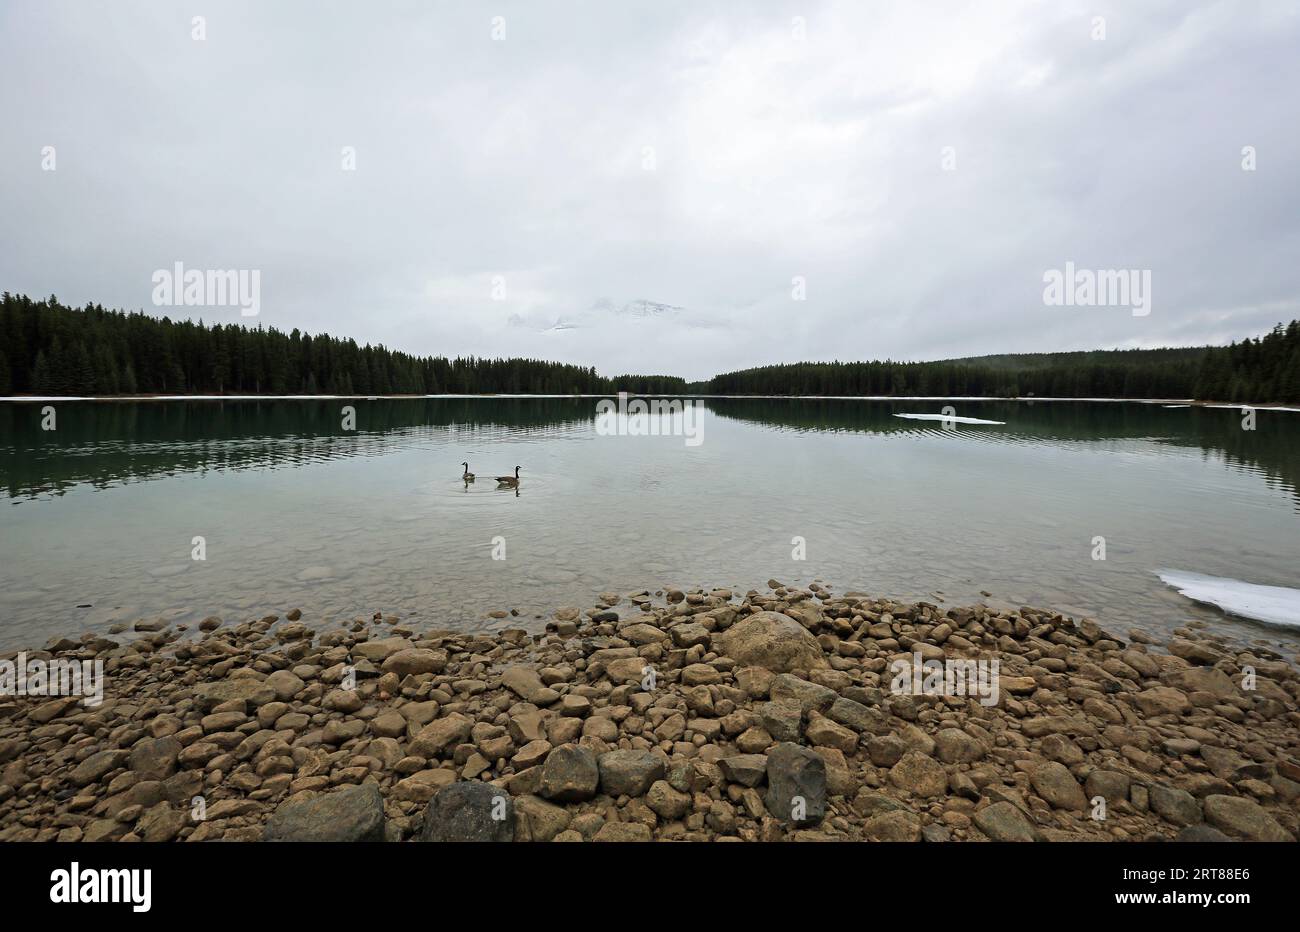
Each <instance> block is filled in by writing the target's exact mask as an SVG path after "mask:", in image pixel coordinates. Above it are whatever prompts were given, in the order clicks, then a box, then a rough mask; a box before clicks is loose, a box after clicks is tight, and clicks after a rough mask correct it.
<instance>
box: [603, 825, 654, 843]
mask: <svg viewBox="0 0 1300 932" xmlns="http://www.w3.org/2000/svg"><path fill="white" fill-rule="evenodd" d="M591 840H592V841H650V840H651V836H650V826H648V825H645V824H643V823H641V822H606V823H605V824H604V825H602V826H601V827H600V831H598V832H596V834H595V836H593V837H592V839H591Z"/></svg>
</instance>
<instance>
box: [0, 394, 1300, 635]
mask: <svg viewBox="0 0 1300 932" xmlns="http://www.w3.org/2000/svg"><path fill="white" fill-rule="evenodd" d="M596 404H597V399H594V398H570V397H564V398H555V397H547V398H502V397H495V398H456V397H448V398H429V399H425V398H411V399H398V398H385V399H379V400H365V399H353V400H344V399H334V400H299V399H287V400H237V401H231V400H220V401H213V400H185V401H138V402H124V401H123V402H117V401H114V402H72V401H70V402H57V403H55V404H54V405H53V407H54V409H55V415H56V428H57V429H55V430H42V429H41V421H42V413H41V408H42V404H41V403H0V489H3V491H4V494H5V496H6V499H7V500H6V501H5V502H4V503H3V504H0V591H2V594H0V647H3V648H9V649H12V648H17V647H39V646H40V645H41V644H43V643H44V642H45V641H46V640H47V639H48V638H49V637H50V636H52V635H65V634H66V635H73V636H75V635H77V634H80V633H81V632H83V631H92V630H93V631H103V630H105V629H107V628H108V627H109V626H110V625H111V624H113V623H114V622H123V621H125V622H131V621H134V620H135V619H137V618H141V617H148V618H154V617H158V616H163V617H166V618H168V619H172V620H178V621H184V622H190V623H193V622H195V621H197V620H199V619H201V618H203V617H205V616H207V615H214V614H215V615H220V616H222V617H223V618H225V619H226V620H227V621H239V620H244V619H247V618H250V617H260V616H262V615H265V614H270V613H283V612H285V611H287V610H289V609H292V608H301V609H302V610H303V612H304V616H305V620H307V621H309V622H312V623H320V622H322V621H323V620H326V619H328V620H331V621H341V620H348V619H351V618H354V617H366V618H368V617H369V616H370V615H372V614H373V613H374V612H376V611H383V612H385V613H389V612H392V613H397V614H399V615H401V616H403V617H404V618H407V617H409V616H414V618H413V619H412V621H413V622H414V623H415V624H417V625H421V626H425V627H435V626H436V627H451V628H464V629H480V628H487V627H501V626H504V625H518V624H520V623H521V622H525V623H527V624H529V625H533V626H536V625H540V620H539V618H540V617H549V616H550V613H551V612H552V611H553V610H554V609H555V608H557V607H559V606H562V605H574V606H578V607H582V608H586V607H589V606H591V605H592V604H594V603H593V599H594V598H595V596H596V595H597V594H598V593H600V592H602V591H611V590H612V591H615V592H619V593H625V592H629V591H632V590H636V589H641V588H649V589H651V590H654V589H657V588H659V587H663V586H677V587H690V586H731V587H735V588H737V589H738V590H739V591H741V592H743V591H745V590H747V589H750V588H762V587H764V586H765V584H766V582H767V580H768V579H769V578H775V579H777V580H779V581H781V582H782V583H790V584H796V583H798V584H806V583H808V582H811V581H814V580H822V581H825V582H827V583H829V584H831V585H832V586H833V588H834V590H835V591H837V592H845V591H849V590H860V591H866V592H869V593H871V594H873V595H879V596H890V597H895V598H899V599H907V600H914V599H925V600H928V601H936V602H937V601H940V600H942V602H943V603H944V604H947V605H962V604H969V603H973V602H976V601H980V600H985V601H988V602H990V604H993V605H1001V604H1012V605H1016V606H1019V605H1032V606H1036V607H1049V608H1057V609H1060V610H1062V611H1066V612H1069V613H1071V614H1075V615H1080V614H1087V615H1090V616H1092V617H1095V618H1097V619H1098V620H1099V621H1100V622H1101V623H1102V625H1103V626H1105V627H1108V628H1111V629H1113V630H1114V631H1115V632H1116V633H1118V634H1121V635H1123V634H1125V633H1126V632H1127V631H1128V630H1129V629H1130V628H1140V629H1143V630H1145V631H1148V632H1150V633H1152V634H1153V635H1156V636H1162V635H1167V634H1168V633H1169V632H1170V631H1172V630H1173V629H1174V628H1175V627H1177V626H1179V625H1182V624H1185V623H1187V622H1189V621H1196V620H1199V621H1202V622H1205V623H1207V624H1208V625H1210V626H1211V627H1212V628H1214V629H1215V630H1217V631H1219V632H1221V633H1223V634H1224V635H1226V636H1229V637H1231V638H1234V639H1238V640H1243V641H1244V640H1254V639H1261V641H1262V642H1263V643H1267V644H1270V645H1274V646H1279V645H1280V646H1282V647H1283V648H1284V649H1285V650H1287V651H1289V652H1290V655H1292V656H1293V655H1294V653H1295V651H1296V649H1297V645H1298V644H1300V639H1297V637H1296V636H1295V634H1293V633H1292V632H1289V631H1285V630H1279V629H1276V628H1269V627H1265V626H1262V625H1258V624H1255V623H1252V622H1249V621H1244V620H1239V619H1234V618H1230V617H1227V616H1225V615H1223V614H1222V613H1221V612H1219V611H1218V610H1216V609H1213V608H1207V607H1202V606H1199V605H1196V604H1194V603H1192V602H1190V601H1189V600H1187V599H1186V598H1184V597H1183V596H1181V595H1179V594H1178V593H1177V592H1174V591H1173V590H1171V589H1169V588H1168V587H1167V586H1165V585H1164V584H1163V583H1162V582H1161V581H1160V579H1159V578H1158V577H1157V576H1156V575H1155V571H1156V570H1159V569H1165V568H1170V569H1178V570H1185V571H1192V572H1197V573H1207V574H1211V575H1215V576H1224V577H1232V578H1235V579H1240V580H1246V581H1248V582H1253V583H1261V584H1267V585H1275V586H1292V587H1295V586H1300V414H1296V413H1288V412H1270V411H1267V410H1261V411H1259V412H1258V419H1257V423H1256V429H1254V430H1244V429H1243V427H1242V415H1241V413H1240V412H1239V411H1238V410H1236V409H1215V408H1165V407H1162V406H1160V405H1158V404H1140V403H1128V402H1123V403H1121V402H1115V403H1099V402H1042V401H1039V402H1032V403H1031V402H1025V401H1021V402H1014V401H979V402H976V401H953V402H951V404H952V405H953V407H954V408H955V410H956V412H957V414H959V415H960V416H962V417H968V418H979V419H984V420H990V421H1002V422H1005V423H1002V424H965V423H961V424H957V425H955V426H953V425H950V424H945V423H942V422H938V421H928V420H912V419H905V418H900V417H896V416H895V415H897V414H905V413H922V414H936V413H939V412H940V411H941V409H942V407H943V405H944V402H939V401H903V400H891V401H865V400H855V399H844V400H833V399H824V400H823V399H800V400H786V399H717V398H715V399H707V400H704V401H703V402H702V404H703V406H704V410H703V411H702V412H701V413H700V415H699V417H700V422H699V427H700V429H701V433H700V434H699V438H698V439H699V440H700V442H699V443H698V444H696V445H691V444H688V443H687V442H686V438H684V437H683V436H671V435H669V436H663V435H660V436H630V435H626V434H622V435H619V434H613V435H611V434H610V432H609V431H605V430H602V429H601V424H599V423H598V422H597V420H596ZM344 405H352V406H353V407H354V409H355V421H356V423H355V430H346V429H344V424H343V421H344V412H343V411H342V409H343V407H344ZM620 423H624V424H625V422H620ZM665 423H666V422H665ZM674 423H678V424H680V421H675V422H674ZM466 460H467V461H468V462H469V464H470V468H471V470H473V471H475V472H476V473H478V475H479V477H480V478H479V480H478V481H477V482H475V483H474V484H472V485H466V484H465V483H463V482H462V481H461V479H460V475H461V465H460V464H461V462H462V461H466ZM516 465H519V466H520V467H522V470H521V476H522V482H521V484H520V488H519V490H518V491H517V492H516V491H515V490H498V489H497V487H496V484H495V483H494V482H493V481H491V480H490V479H487V478H485V477H489V476H494V475H504V474H507V473H513V470H514V467H515V466H516ZM196 537H200V538H202V539H203V540H202V542H201V548H202V550H203V551H204V552H203V553H202V555H203V556H205V557H206V559H203V560H196V559H193V556H194V554H195V553H196V548H198V547H199V546H200V545H199V544H196V542H195V538H196ZM1097 538H1104V547H1105V559H1104V560H1101V559H1094V556H1096V555H1097V554H1098V553H1099V549H1098V541H1097ZM800 551H802V554H801V553H800ZM800 555H802V556H803V557H804V558H803V559H796V558H795V557H797V556H800ZM494 557H504V559H495V558H494ZM982 592H987V593H989V596H987V597H985V596H983V595H981V593H982ZM624 606H626V603H624ZM494 610H495V611H510V610H516V611H517V612H519V617H518V618H512V619H508V620H497V619H493V618H490V617H488V613H489V612H492V611H494Z"/></svg>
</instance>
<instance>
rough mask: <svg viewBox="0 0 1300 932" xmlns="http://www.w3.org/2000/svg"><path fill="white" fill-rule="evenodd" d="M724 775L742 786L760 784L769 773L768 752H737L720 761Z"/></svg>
mask: <svg viewBox="0 0 1300 932" xmlns="http://www.w3.org/2000/svg"><path fill="white" fill-rule="evenodd" d="M718 766H719V767H720V768H722V775H723V776H724V777H726V778H727V779H728V780H730V781H731V782H732V783H739V784H740V785H741V786H758V785H759V784H760V783H762V782H763V777H765V776H766V775H767V755H766V754H737V755H735V756H733V757H724V758H721V759H720V760H719V761H718Z"/></svg>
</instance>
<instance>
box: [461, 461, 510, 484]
mask: <svg viewBox="0 0 1300 932" xmlns="http://www.w3.org/2000/svg"><path fill="white" fill-rule="evenodd" d="M461 465H462V466H464V467H465V474H464V475H463V476H461V478H462V479H464V480H465V481H466V482H473V481H474V474H473V473H472V472H470V471H469V463H461ZM496 480H497V485H500V486H505V487H506V488H508V489H517V488H519V467H518V466H516V467H515V474H514V475H513V476H497V477H496Z"/></svg>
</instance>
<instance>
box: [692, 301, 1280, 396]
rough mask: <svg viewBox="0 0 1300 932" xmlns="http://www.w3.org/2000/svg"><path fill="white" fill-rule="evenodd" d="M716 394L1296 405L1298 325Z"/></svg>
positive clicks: (721, 381)
mask: <svg viewBox="0 0 1300 932" xmlns="http://www.w3.org/2000/svg"><path fill="white" fill-rule="evenodd" d="M693 388H695V389H696V390H698V391H701V392H708V393H710V394H717V395H938V396H945V395H947V396H956V395H984V396H994V397H1000V398H1023V397H1026V396H1029V395H1036V396H1039V397H1055V398H1195V399H1199V400H1204V401H1223V402H1250V403H1254V404H1270V403H1283V404H1286V403H1290V404H1295V403H1300V321H1292V322H1291V323H1290V324H1289V325H1287V326H1285V327H1284V326H1283V325H1282V324H1278V325H1277V326H1276V327H1274V328H1273V329H1272V330H1271V331H1269V332H1268V333H1267V334H1265V335H1264V336H1263V337H1255V338H1252V339H1247V340H1243V341H1241V342H1240V343H1233V344H1231V345H1229V346H1222V347H1214V346H1206V347H1197V348H1191V349H1154V350H1093V351H1089V352H1080V353H1037V354H1024V355H1010V356H984V357H974V358H970V359H950V360H943V361H939V362H892V361H889V360H886V361H884V362H802V363H791V364H784V365H776V366H760V367H758V368H754V369H744V370H741V371H739V372H729V373H726V374H724V375H717V376H714V377H713V378H712V379H710V380H709V381H708V382H705V383H702V384H699V385H696V386H693Z"/></svg>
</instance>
